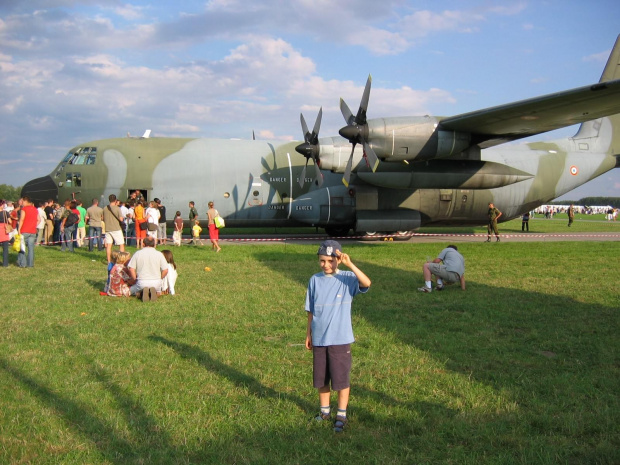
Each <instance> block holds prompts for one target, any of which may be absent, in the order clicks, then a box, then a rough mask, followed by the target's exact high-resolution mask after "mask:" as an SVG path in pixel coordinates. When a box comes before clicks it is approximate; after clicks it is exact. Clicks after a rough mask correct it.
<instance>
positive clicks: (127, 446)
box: [0, 359, 182, 464]
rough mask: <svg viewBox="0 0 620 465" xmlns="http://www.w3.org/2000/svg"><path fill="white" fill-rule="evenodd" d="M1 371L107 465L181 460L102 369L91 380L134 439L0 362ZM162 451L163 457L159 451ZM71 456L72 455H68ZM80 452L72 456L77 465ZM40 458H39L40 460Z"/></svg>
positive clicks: (88, 408) (86, 408) (87, 408)
mask: <svg viewBox="0 0 620 465" xmlns="http://www.w3.org/2000/svg"><path fill="white" fill-rule="evenodd" d="M0 368H2V370H4V371H5V372H6V373H7V374H9V375H10V376H12V377H13V378H14V379H15V380H16V381H17V382H19V383H20V384H21V385H22V386H24V387H25V388H26V389H27V390H28V391H29V393H30V394H31V395H32V396H34V397H35V398H36V399H37V400H38V401H39V402H40V403H41V404H43V405H44V406H46V407H47V408H49V409H51V410H53V411H54V412H55V414H56V415H58V417H59V418H61V419H62V420H63V421H64V422H65V424H66V425H67V427H68V428H70V429H72V430H73V432H74V433H75V434H77V435H79V436H80V437H83V438H84V439H86V440H88V441H90V442H91V443H92V444H93V445H95V447H96V449H97V450H98V451H99V453H100V454H101V455H102V457H103V458H104V459H105V460H106V461H108V462H109V463H119V464H126V463H144V460H146V462H147V463H158V464H165V463H171V459H172V461H176V460H179V459H180V458H181V455H182V454H181V452H180V451H177V450H175V448H174V447H173V446H171V444H170V440H169V438H168V436H167V435H166V434H165V433H163V432H161V431H160V430H159V429H158V427H157V424H156V421H155V420H154V419H153V418H152V417H151V416H150V415H149V414H148V413H147V412H146V411H145V410H144V408H143V407H142V406H141V405H140V404H139V402H137V401H136V400H135V399H133V398H132V397H131V396H129V395H127V394H126V393H124V392H123V390H122V389H121V388H120V387H119V386H117V385H116V384H114V383H113V382H111V381H110V379H109V377H108V376H107V374H106V373H105V372H104V371H103V370H102V369H101V368H96V369H95V368H93V369H91V373H92V374H93V375H94V377H95V378H96V379H97V380H98V381H99V382H101V383H102V384H103V385H104V386H105V388H106V389H107V390H108V391H109V392H110V393H111V394H112V396H113V397H114V399H115V400H116V402H117V405H118V406H119V408H120V410H121V411H122V412H123V413H124V415H125V418H126V421H127V423H128V424H129V425H131V428H132V433H133V434H132V435H131V436H132V437H133V439H129V438H127V437H126V436H127V435H126V434H124V433H123V432H121V431H119V430H118V429H117V428H116V427H115V426H113V425H112V424H110V423H108V422H106V421H104V420H102V419H101V418H98V417H97V415H96V413H95V409H94V407H93V406H90V405H84V404H82V403H80V402H76V401H73V400H71V399H69V398H67V397H65V396H63V395H61V394H58V393H57V392H54V390H52V389H50V388H48V387H46V386H45V385H43V384H42V383H39V382H38V381H36V380H35V379H34V378H32V377H30V376H28V375H27V374H25V373H23V372H22V371H21V370H19V369H17V368H15V367H13V366H11V365H10V364H9V363H8V362H7V361H6V360H4V359H0ZM162 450H163V451H165V454H164V455H165V456H164V457H158V452H161V451H162ZM71 455H73V454H71ZM79 455H80V454H79V453H75V456H76V458H75V459H74V460H75V462H76V463H77V462H78V461H79V459H77V456H79ZM41 459H42V458H41Z"/></svg>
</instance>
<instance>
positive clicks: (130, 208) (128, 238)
mask: <svg viewBox="0 0 620 465" xmlns="http://www.w3.org/2000/svg"><path fill="white" fill-rule="evenodd" d="M135 205H136V202H135V200H128V201H127V202H125V208H126V209H127V211H126V212H125V211H123V210H122V209H121V213H125V244H126V245H129V246H132V245H135V244H136V243H137V240H136V223H135V221H134V218H135V214H134V207H135Z"/></svg>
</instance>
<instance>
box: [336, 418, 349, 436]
mask: <svg viewBox="0 0 620 465" xmlns="http://www.w3.org/2000/svg"><path fill="white" fill-rule="evenodd" d="M345 426H347V418H346V417H341V416H340V415H338V416H337V417H336V421H335V422H334V432H336V433H342V432H343V431H344V427H345Z"/></svg>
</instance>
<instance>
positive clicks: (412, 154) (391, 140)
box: [367, 116, 471, 161]
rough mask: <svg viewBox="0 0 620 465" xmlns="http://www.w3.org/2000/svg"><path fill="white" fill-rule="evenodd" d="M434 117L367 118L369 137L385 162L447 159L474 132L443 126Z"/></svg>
mask: <svg viewBox="0 0 620 465" xmlns="http://www.w3.org/2000/svg"><path fill="white" fill-rule="evenodd" d="M439 123H440V120H439V119H438V118H434V117H431V116H419V117H402V118H378V119H372V120H368V126H367V127H368V129H367V131H368V135H367V140H368V142H369V143H370V145H371V146H372V148H373V149H374V151H375V153H376V154H377V156H378V157H379V158H380V159H382V160H384V161H403V160H407V161H425V160H432V159H436V158H448V157H451V156H453V155H456V154H459V153H461V152H462V151H463V150H466V149H467V148H469V146H470V145H471V134H469V133H462V132H455V131H447V130H443V129H441V126H440V124H439Z"/></svg>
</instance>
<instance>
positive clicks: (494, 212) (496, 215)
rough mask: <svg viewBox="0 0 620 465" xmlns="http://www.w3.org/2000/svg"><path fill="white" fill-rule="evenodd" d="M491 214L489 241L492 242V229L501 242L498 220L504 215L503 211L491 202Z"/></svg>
mask: <svg viewBox="0 0 620 465" xmlns="http://www.w3.org/2000/svg"><path fill="white" fill-rule="evenodd" d="M487 215H489V224H488V226H487V234H488V236H487V242H491V231H493V232H494V233H495V239H496V240H497V242H499V232H498V231H497V220H498V219H499V217H500V216H502V212H500V211H499V210H498V209H497V208H495V205H493V204H492V203H490V204H489V211H488V212H487Z"/></svg>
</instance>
